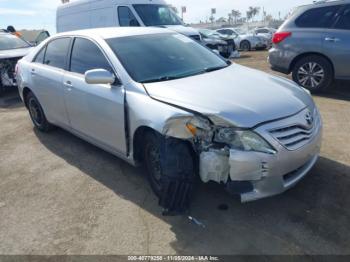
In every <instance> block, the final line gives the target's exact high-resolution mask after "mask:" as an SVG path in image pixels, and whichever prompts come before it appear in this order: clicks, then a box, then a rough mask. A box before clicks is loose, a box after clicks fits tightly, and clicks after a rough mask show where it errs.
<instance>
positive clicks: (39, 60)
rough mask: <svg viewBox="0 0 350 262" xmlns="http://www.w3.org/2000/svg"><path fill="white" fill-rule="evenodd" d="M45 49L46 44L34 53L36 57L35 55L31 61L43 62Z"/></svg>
mask: <svg viewBox="0 0 350 262" xmlns="http://www.w3.org/2000/svg"><path fill="white" fill-rule="evenodd" d="M45 50H46V46H45V47H43V48H42V49H41V50H40V52H39V53H38V54H37V55H36V57H35V59H34V61H33V62H35V63H40V64H43V63H44V56H45Z"/></svg>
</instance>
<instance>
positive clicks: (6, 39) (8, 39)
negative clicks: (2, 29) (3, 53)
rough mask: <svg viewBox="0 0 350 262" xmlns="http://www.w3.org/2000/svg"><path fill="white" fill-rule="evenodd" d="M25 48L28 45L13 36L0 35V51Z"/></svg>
mask: <svg viewBox="0 0 350 262" xmlns="http://www.w3.org/2000/svg"><path fill="white" fill-rule="evenodd" d="M25 47H30V45H29V44H28V43H27V42H25V41H24V40H22V39H20V38H18V37H17V36H15V35H11V34H4V35H0V50H9V49H17V48H25Z"/></svg>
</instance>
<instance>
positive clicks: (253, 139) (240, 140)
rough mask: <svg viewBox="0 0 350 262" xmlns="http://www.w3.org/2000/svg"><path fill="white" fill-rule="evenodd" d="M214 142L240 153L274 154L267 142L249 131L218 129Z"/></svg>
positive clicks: (274, 151)
mask: <svg viewBox="0 0 350 262" xmlns="http://www.w3.org/2000/svg"><path fill="white" fill-rule="evenodd" d="M214 140H215V142H218V143H224V144H227V145H230V146H231V147H232V148H233V149H237V150H242V151H256V152H262V153H267V154H275V153H276V150H274V149H273V148H272V147H271V146H270V144H269V143H268V142H266V141H265V139H263V138H262V137H261V136H259V135H258V134H256V133H255V132H252V131H249V130H236V129H233V128H221V129H219V130H218V131H217V132H216V134H215V138H214Z"/></svg>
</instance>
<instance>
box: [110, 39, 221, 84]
mask: <svg viewBox="0 0 350 262" xmlns="http://www.w3.org/2000/svg"><path fill="white" fill-rule="evenodd" d="M106 41H107V43H108V44H109V46H110V47H111V48H112V50H113V51H114V53H115V54H116V56H117V57H118V58H119V60H120V62H121V63H122V64H123V66H124V68H125V69H126V70H127V71H128V73H129V75H130V76H131V77H132V78H133V79H134V80H135V81H137V82H140V83H150V82H159V81H167V80H171V79H177V78H183V77H187V76H191V75H195V74H200V73H205V72H207V71H208V70H211V71H212V70H219V69H221V68H224V67H226V66H227V63H226V61H225V60H223V59H221V58H220V57H219V56H217V55H216V54H215V53H213V52H212V51H210V50H209V49H207V48H206V47H204V46H202V45H200V44H199V43H197V42H196V41H193V40H192V39H190V38H188V37H186V36H183V35H180V34H172V33H169V34H152V35H140V36H129V37H122V38H112V39H108V40H106Z"/></svg>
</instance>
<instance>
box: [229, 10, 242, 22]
mask: <svg viewBox="0 0 350 262" xmlns="http://www.w3.org/2000/svg"><path fill="white" fill-rule="evenodd" d="M231 14H232V17H233V18H234V21H235V24H237V20H238V19H239V18H240V17H241V15H242V14H241V12H240V11H238V10H232V13H231Z"/></svg>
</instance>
